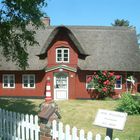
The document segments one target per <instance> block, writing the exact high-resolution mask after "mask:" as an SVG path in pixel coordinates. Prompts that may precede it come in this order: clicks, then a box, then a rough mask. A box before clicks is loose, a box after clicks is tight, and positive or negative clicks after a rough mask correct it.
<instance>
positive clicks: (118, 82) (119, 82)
mask: <svg viewBox="0 0 140 140" xmlns="http://www.w3.org/2000/svg"><path fill="white" fill-rule="evenodd" d="M115 89H122V76H121V75H116V82H115Z"/></svg>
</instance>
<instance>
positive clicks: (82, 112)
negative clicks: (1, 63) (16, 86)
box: [0, 99, 140, 140]
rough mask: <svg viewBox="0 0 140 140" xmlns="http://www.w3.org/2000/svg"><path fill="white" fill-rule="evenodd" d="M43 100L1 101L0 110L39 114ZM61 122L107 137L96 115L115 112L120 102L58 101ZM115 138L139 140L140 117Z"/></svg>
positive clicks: (129, 117) (131, 120)
mask: <svg viewBox="0 0 140 140" xmlns="http://www.w3.org/2000/svg"><path fill="white" fill-rule="evenodd" d="M41 102H43V100H38V99H35V100H31V99H28V100H22V99H17V100H15V99H10V100H8V99H0V108H5V109H7V110H12V111H16V112H22V113H29V114H37V113H38V111H39V104H40V103H41ZM57 104H58V106H59V110H60V114H61V116H62V119H61V121H62V122H63V123H64V124H70V126H71V127H73V126H76V127H77V128H78V129H84V130H85V131H86V132H87V131H92V132H93V135H95V134H97V133H100V134H102V135H105V133H106V129H105V128H101V127H97V126H94V125H93V121H94V119H95V115H96V113H97V110H98V109H99V108H101V109H109V110H114V109H115V107H116V106H117V104H118V101H116V100H115V101H98V100H69V101H57ZM113 135H114V137H118V138H120V140H139V137H140V115H134V116H128V117H127V121H126V125H125V129H124V130H123V131H117V130H114V133H113Z"/></svg>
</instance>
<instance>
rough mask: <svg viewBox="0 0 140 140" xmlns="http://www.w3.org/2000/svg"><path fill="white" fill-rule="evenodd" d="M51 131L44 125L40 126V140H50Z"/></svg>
mask: <svg viewBox="0 0 140 140" xmlns="http://www.w3.org/2000/svg"><path fill="white" fill-rule="evenodd" d="M50 132H51V129H49V128H47V127H46V124H43V123H41V124H40V140H51V139H52V138H51V135H50Z"/></svg>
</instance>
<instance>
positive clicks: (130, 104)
mask: <svg viewBox="0 0 140 140" xmlns="http://www.w3.org/2000/svg"><path fill="white" fill-rule="evenodd" d="M116 110H117V111H121V112H126V113H128V115H133V114H140V102H139V101H137V100H135V99H134V98H133V97H132V95H131V94H130V93H124V94H123V95H122V98H121V100H120V103H119V105H118V107H117V108H116Z"/></svg>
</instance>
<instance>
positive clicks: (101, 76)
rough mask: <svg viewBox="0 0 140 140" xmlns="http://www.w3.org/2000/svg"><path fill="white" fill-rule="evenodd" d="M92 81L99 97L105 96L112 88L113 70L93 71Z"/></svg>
mask: <svg viewBox="0 0 140 140" xmlns="http://www.w3.org/2000/svg"><path fill="white" fill-rule="evenodd" d="M92 81H93V83H94V89H95V91H96V92H98V93H99V98H104V97H107V96H108V95H110V94H111V93H112V92H113V90H114V82H115V76H114V73H113V72H108V71H98V72H95V73H94V75H93V79H92Z"/></svg>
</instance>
